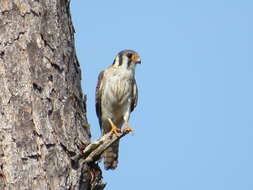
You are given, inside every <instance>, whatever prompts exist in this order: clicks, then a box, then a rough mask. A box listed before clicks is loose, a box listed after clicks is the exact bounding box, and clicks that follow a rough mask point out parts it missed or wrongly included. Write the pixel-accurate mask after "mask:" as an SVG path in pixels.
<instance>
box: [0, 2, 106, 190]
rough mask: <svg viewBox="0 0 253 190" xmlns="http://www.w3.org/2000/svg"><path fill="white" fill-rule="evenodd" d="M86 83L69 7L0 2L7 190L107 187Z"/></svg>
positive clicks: (0, 109) (1, 180) (0, 162)
mask: <svg viewBox="0 0 253 190" xmlns="http://www.w3.org/2000/svg"><path fill="white" fill-rule="evenodd" d="M80 80H81V72H80V67H79V63H78V60H77V58H76V53H75V47H74V29H73V26H72V22H71V16H70V12H69V2H68V1H67V0H0V82H1V83H0V189H4V190H16V189H17V190H23V189H26V190H28V189H29V190H30V189H39V190H47V189H50V190H60V189H68V190H72V189H84V190H86V189H91V188H97V189H99V187H100V186H97V187H96V184H99V183H101V181H100V180H101V178H100V177H101V172H100V169H99V167H97V165H96V164H90V165H87V164H85V163H83V164H81V165H79V166H78V167H74V166H73V164H72V157H75V156H77V155H78V154H80V153H81V152H82V150H83V149H84V148H85V147H86V146H87V144H89V139H90V132H89V125H88V123H87V119H86V107H85V106H86V102H85V96H83V94H82V92H81V86H80ZM94 176H95V177H94ZM101 187H103V185H101ZM100 189H102V188H100Z"/></svg>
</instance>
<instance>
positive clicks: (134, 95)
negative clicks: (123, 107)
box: [131, 79, 138, 112]
mask: <svg viewBox="0 0 253 190" xmlns="http://www.w3.org/2000/svg"><path fill="white" fill-rule="evenodd" d="M132 86H133V90H132V101H131V112H132V111H133V110H134V108H135V107H136V106H137V102H138V88H137V84H136V81H135V79H133V85H132Z"/></svg>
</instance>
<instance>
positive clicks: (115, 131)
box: [108, 119, 121, 137]
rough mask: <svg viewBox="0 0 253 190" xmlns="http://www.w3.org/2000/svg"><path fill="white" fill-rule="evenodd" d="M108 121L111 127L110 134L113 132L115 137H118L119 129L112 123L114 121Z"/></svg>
mask: <svg viewBox="0 0 253 190" xmlns="http://www.w3.org/2000/svg"><path fill="white" fill-rule="evenodd" d="M108 121H109V122H110V124H111V127H112V129H111V131H110V132H109V133H110V136H112V135H113V134H115V135H116V136H117V137H119V136H120V135H121V130H120V129H119V128H118V127H117V126H116V125H114V123H113V122H112V121H111V120H110V119H109V120H108Z"/></svg>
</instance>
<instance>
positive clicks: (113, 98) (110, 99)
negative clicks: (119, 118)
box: [104, 74, 132, 112]
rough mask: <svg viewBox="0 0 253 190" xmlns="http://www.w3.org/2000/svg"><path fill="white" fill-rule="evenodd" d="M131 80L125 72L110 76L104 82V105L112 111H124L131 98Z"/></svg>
mask: <svg viewBox="0 0 253 190" xmlns="http://www.w3.org/2000/svg"><path fill="white" fill-rule="evenodd" d="M131 80H132V79H131V77H130V76H129V75H127V74H125V75H113V76H110V77H109V78H108V79H107V81H106V84H105V89H104V105H105V106H107V107H108V108H110V109H111V110H112V111H115V110H116V111H117V112H125V111H126V110H127V109H128V107H129V104H130V99H131V93H132V88H131Z"/></svg>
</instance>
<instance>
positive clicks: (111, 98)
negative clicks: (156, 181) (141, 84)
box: [95, 50, 141, 170]
mask: <svg viewBox="0 0 253 190" xmlns="http://www.w3.org/2000/svg"><path fill="white" fill-rule="evenodd" d="M137 64H141V58H140V56H139V54H138V53H137V52H136V51H133V50H123V51H121V52H119V53H118V54H117V55H116V57H115V59H114V61H113V64H112V65H111V66H109V67H107V68H106V69H105V70H103V71H101V72H100V74H99V76H98V83H97V86H96V101H95V102H96V103H95V104H96V114H97V117H98V120H99V125H100V129H101V132H102V135H105V134H107V133H110V135H114V134H115V135H116V136H120V135H121V133H122V131H121V128H122V125H123V124H124V125H125V127H124V129H123V131H125V132H132V131H133V129H132V127H130V126H129V124H128V122H129V118H130V114H131V112H132V111H133V110H134V109H135V107H136V106H137V101H138V88H137V84H136V80H135V69H136V65H137ZM118 152H119V140H118V141H116V142H115V143H114V144H113V145H112V146H111V147H109V148H108V149H106V150H105V151H104V153H103V155H102V157H103V159H104V167H105V169H106V170H109V169H111V170H113V169H115V168H116V167H117V165H118Z"/></svg>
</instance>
